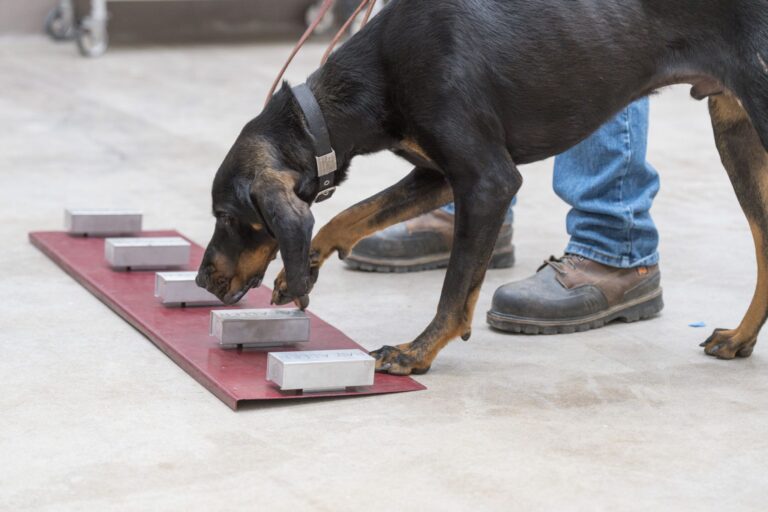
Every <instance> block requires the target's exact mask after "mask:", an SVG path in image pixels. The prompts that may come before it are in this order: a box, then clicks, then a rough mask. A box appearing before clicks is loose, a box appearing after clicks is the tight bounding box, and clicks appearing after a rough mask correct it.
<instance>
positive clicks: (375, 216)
mask: <svg viewBox="0 0 768 512" xmlns="http://www.w3.org/2000/svg"><path fill="white" fill-rule="evenodd" d="M450 201H451V188H450V187H449V186H448V183H447V182H446V181H445V177H444V176H443V175H442V173H440V172H438V171H435V170H431V169H424V168H420V167H417V168H415V169H414V170H413V171H411V172H410V173H409V174H408V175H407V176H406V177H405V178H403V179H402V180H400V181H399V182H398V183H396V184H395V185H392V186H391V187H389V188H387V189H385V190H383V191H381V192H379V193H378V194H376V195H374V196H372V197H370V198H368V199H366V200H364V201H361V202H360V203H357V204H356V205H354V206H352V207H350V208H348V209H347V210H344V211H343V212H341V213H340V214H339V215H337V216H336V217H334V218H333V219H332V220H331V221H330V222H329V223H328V224H326V225H325V226H323V227H322V228H321V229H320V231H318V233H317V235H316V236H315V237H314V238H313V239H312V245H311V249H310V251H311V254H310V276H311V278H312V283H313V284H314V283H315V281H317V277H318V273H319V272H320V267H321V266H322V265H323V263H324V262H325V260H327V259H328V258H329V257H330V256H331V255H332V254H333V253H334V252H338V253H339V257H340V258H342V259H344V258H345V257H346V255H347V254H348V253H349V251H351V250H352V247H354V245H355V244H356V243H357V242H359V241H360V240H361V239H363V238H365V237H366V236H368V235H371V234H373V233H375V232H377V231H379V230H382V229H384V228H386V227H389V226H391V225H393V224H397V223H398V222H402V221H404V220H408V219H411V218H413V217H416V216H417V215H421V214H422V213H426V212H428V211H430V210H434V209H435V208H437V207H439V206H442V205H444V204H446V203H448V202H450ZM287 290H288V288H287V285H286V281H285V271H284V270H281V271H280V273H279V274H278V276H277V278H276V279H275V288H274V291H273V292H272V302H274V303H275V304H286V303H288V302H291V301H292V300H294V298H293V297H290V296H289V294H288V292H287Z"/></svg>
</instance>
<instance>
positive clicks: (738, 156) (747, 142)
mask: <svg viewBox="0 0 768 512" xmlns="http://www.w3.org/2000/svg"><path fill="white" fill-rule="evenodd" d="M758 101H759V98H752V99H751V101H750V103H749V104H750V106H753V105H755V104H759V103H758ZM765 105H766V107H768V103H766V104H765ZM709 109H710V114H711V117H712V125H713V127H714V131H715V140H716V142H717V148H718V150H719V151H720V156H721V159H722V161H723V165H724V166H725V169H726V170H727V171H728V176H729V177H730V179H731V183H732V184H733V188H734V190H735V191H736V196H737V197H738V200H739V203H740V205H741V208H742V209H743V210H744V214H745V215H746V216H747V220H748V221H749V226H750V228H751V230H752V236H753V238H754V241H755V250H756V254H757V287H756V289H755V294H754V297H753V298H752V303H751V304H750V306H749V309H748V310H747V313H746V315H745V316H744V319H743V320H742V321H741V324H740V325H739V326H738V327H737V328H736V329H730V330H727V329H717V330H715V332H714V333H713V334H712V336H710V337H709V339H707V340H706V341H705V342H704V343H702V344H701V346H703V347H704V350H705V352H706V353H707V354H709V355H711V356H716V357H718V358H721V359H733V358H734V357H737V356H738V357H749V356H750V355H751V354H752V350H753V349H754V346H755V343H757V335H758V333H759V332H760V328H761V327H762V326H763V324H764V323H765V321H766V318H768V152H766V147H765V146H764V144H763V143H762V141H763V140H765V141H768V137H767V136H768V133H762V135H763V137H760V134H759V132H758V130H756V129H755V126H761V124H762V123H764V121H765V118H759V121H758V122H756V123H753V122H752V121H751V120H750V116H749V115H748V114H747V112H746V111H745V109H744V108H743V107H742V104H741V103H740V102H739V101H738V100H737V99H736V97H735V96H733V95H732V94H731V93H725V94H722V95H719V96H715V97H712V98H710V100H709ZM750 110H752V109H751V108H750ZM756 113H757V114H759V115H763V116H765V115H768V110H766V111H764V112H756ZM753 118H754V115H753ZM759 123H760V124H759Z"/></svg>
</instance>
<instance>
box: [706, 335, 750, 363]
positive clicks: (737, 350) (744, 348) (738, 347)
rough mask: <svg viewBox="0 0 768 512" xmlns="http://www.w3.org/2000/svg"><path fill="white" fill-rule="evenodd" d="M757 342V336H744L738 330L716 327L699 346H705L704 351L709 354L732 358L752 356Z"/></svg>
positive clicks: (727, 358) (720, 357)
mask: <svg viewBox="0 0 768 512" xmlns="http://www.w3.org/2000/svg"><path fill="white" fill-rule="evenodd" d="M756 343H757V338H756V337H749V336H744V335H741V334H740V333H739V332H738V331H729V330H726V329H715V331H714V332H713V333H712V335H711V336H710V337H709V338H707V339H706V341H704V343H701V344H700V345H699V346H701V347H704V353H706V354H707V355H709V356H713V357H716V358H718V359H726V360H730V359H734V358H736V357H749V356H751V355H752V351H753V350H754V348H755V344H756Z"/></svg>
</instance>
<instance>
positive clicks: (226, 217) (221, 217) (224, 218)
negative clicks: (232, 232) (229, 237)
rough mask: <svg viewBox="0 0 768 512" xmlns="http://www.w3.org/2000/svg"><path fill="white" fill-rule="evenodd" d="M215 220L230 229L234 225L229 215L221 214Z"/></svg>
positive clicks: (233, 220)
mask: <svg viewBox="0 0 768 512" xmlns="http://www.w3.org/2000/svg"><path fill="white" fill-rule="evenodd" d="M217 220H218V221H219V222H221V224H222V225H223V226H225V227H228V228H231V227H232V226H234V224H235V219H234V218H233V217H232V216H231V215H227V214H226V213H223V214H221V215H219V216H218V217H217Z"/></svg>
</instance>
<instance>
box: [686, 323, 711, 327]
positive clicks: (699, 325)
mask: <svg viewBox="0 0 768 512" xmlns="http://www.w3.org/2000/svg"><path fill="white" fill-rule="evenodd" d="M706 326H707V324H705V323H704V322H693V323H692V324H688V327H696V328H698V327H706Z"/></svg>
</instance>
